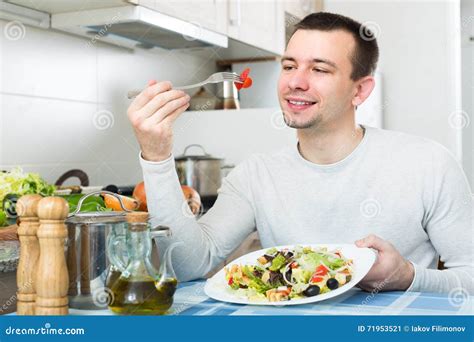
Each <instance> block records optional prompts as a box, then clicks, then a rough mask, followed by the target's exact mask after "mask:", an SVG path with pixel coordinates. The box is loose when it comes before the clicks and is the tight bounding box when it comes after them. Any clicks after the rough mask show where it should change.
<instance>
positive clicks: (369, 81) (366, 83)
mask: <svg viewBox="0 0 474 342" xmlns="http://www.w3.org/2000/svg"><path fill="white" fill-rule="evenodd" d="M374 87H375V79H374V78H373V77H372V76H365V77H362V78H361V79H360V80H357V82H356V89H355V94H354V96H353V98H352V105H353V106H354V107H357V106H360V105H361V104H362V103H363V102H364V101H365V99H366V98H368V97H369V95H370V93H371V92H372V90H373V89H374Z"/></svg>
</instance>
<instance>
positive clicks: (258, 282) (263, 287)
mask: <svg viewBox="0 0 474 342" xmlns="http://www.w3.org/2000/svg"><path fill="white" fill-rule="evenodd" d="M242 272H243V273H244V274H245V275H246V276H247V277H249V279H250V284H249V287H251V288H254V289H255V290H257V292H259V293H265V292H266V291H267V290H270V289H271V286H269V285H267V284H265V283H264V282H263V280H262V279H260V278H259V277H257V276H255V275H254V274H253V268H252V267H251V266H243V267H242Z"/></svg>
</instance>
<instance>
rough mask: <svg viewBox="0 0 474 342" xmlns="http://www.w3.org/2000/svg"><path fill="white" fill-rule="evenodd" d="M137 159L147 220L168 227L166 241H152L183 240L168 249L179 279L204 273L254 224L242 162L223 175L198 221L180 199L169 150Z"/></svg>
mask: <svg viewBox="0 0 474 342" xmlns="http://www.w3.org/2000/svg"><path fill="white" fill-rule="evenodd" d="M140 164H141V166H142V171H143V179H144V182H145V189H146V196H147V206H148V212H149V213H150V221H151V224H152V225H154V226H155V225H165V226H169V227H170V228H171V232H172V237H171V239H170V240H169V241H157V244H158V248H166V247H167V246H169V245H170V243H174V242H183V244H181V245H180V246H177V247H176V248H175V249H174V250H173V253H172V255H173V268H174V271H175V273H176V275H177V277H178V279H179V280H180V281H189V280H193V279H198V278H202V277H204V276H205V275H206V274H207V273H208V272H209V271H211V270H212V269H213V268H214V267H215V266H216V265H218V264H219V263H220V262H221V261H223V260H224V259H225V258H226V257H227V256H228V255H229V254H230V253H231V252H232V251H233V250H234V249H236V248H237V247H238V246H239V245H240V244H241V243H242V242H243V241H244V240H245V238H246V237H247V236H248V235H249V234H250V233H251V232H252V231H254V230H255V229H256V224H255V214H254V209H253V206H252V203H251V200H250V198H249V194H250V192H249V189H248V183H247V182H246V180H247V179H248V177H247V172H248V168H247V166H246V163H242V164H240V165H238V166H237V167H236V168H235V169H234V170H233V171H232V172H231V173H229V175H228V176H227V177H226V178H225V179H223V181H222V185H221V187H220V189H219V190H218V197H217V200H216V203H215V204H214V206H213V207H212V208H211V209H210V210H209V211H208V212H207V213H206V214H204V215H203V216H202V217H200V218H199V219H198V220H197V219H196V218H195V217H194V216H193V215H192V213H191V211H190V210H189V208H188V204H187V202H186V200H185V199H184V196H183V193H182V191H181V186H180V183H179V179H178V175H177V173H176V169H175V161H174V158H173V156H172V155H171V156H170V157H169V158H168V159H166V160H164V161H161V162H150V161H146V160H144V159H143V158H142V157H141V153H140Z"/></svg>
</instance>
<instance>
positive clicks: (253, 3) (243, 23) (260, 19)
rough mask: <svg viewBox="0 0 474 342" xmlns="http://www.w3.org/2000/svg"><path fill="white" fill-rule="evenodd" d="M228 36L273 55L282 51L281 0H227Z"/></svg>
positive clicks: (283, 25) (282, 20)
mask: <svg viewBox="0 0 474 342" xmlns="http://www.w3.org/2000/svg"><path fill="white" fill-rule="evenodd" d="M228 6H229V7H228V28H227V34H228V36H229V37H230V38H234V39H237V40H239V41H241V42H243V43H246V44H249V45H252V46H255V47H259V48H262V49H265V50H268V51H271V52H274V53H277V54H281V53H282V52H283V50H284V39H285V23H284V10H283V3H282V2H281V1H271V0H229V2H228Z"/></svg>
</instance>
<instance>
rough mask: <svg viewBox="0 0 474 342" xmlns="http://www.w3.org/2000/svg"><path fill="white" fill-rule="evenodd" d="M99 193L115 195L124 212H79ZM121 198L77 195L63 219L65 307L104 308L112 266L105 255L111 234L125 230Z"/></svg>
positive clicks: (121, 232) (123, 233)
mask: <svg viewBox="0 0 474 342" xmlns="http://www.w3.org/2000/svg"><path fill="white" fill-rule="evenodd" d="M99 193H107V194H110V195H112V196H116V197H117V198H118V200H119V201H120V204H121V206H122V208H123V209H124V211H112V212H109V211H103V212H100V211H99V212H90V213H81V212H80V209H81V206H82V203H83V202H84V200H85V199H86V198H87V197H89V196H93V195H98V194H99ZM127 211H129V210H127V209H125V208H124V207H123V205H122V201H121V199H120V198H119V197H118V196H117V195H116V194H114V193H111V192H108V191H97V192H93V193H90V194H88V195H86V196H84V197H82V198H81V200H80V201H79V203H78V205H77V208H76V210H75V212H73V213H72V214H70V215H69V217H68V219H67V220H66V226H67V228H68V239H67V244H66V246H67V248H66V261H67V268H68V273H69V290H68V295H69V306H70V307H71V308H77V309H104V308H106V307H107V304H108V303H107V301H108V298H109V295H110V294H109V293H108V289H107V288H106V282H107V278H109V277H110V275H111V273H112V272H113V267H112V266H111V264H110V263H109V260H108V258H107V249H108V248H110V246H109V241H110V239H111V237H112V236H114V235H116V236H119V235H123V236H125V232H126V227H127V223H126V217H125V215H126V212H127Z"/></svg>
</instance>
